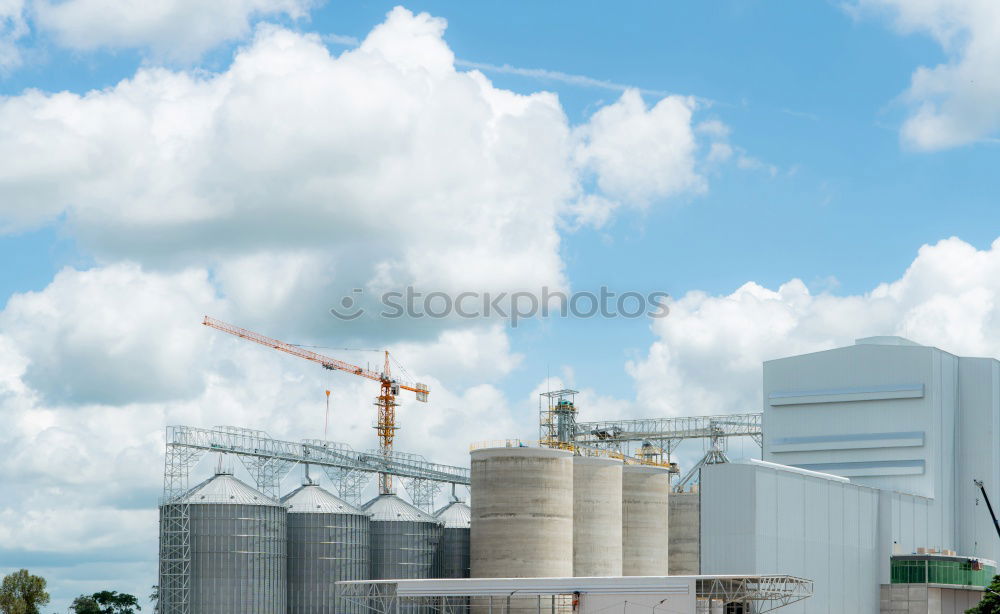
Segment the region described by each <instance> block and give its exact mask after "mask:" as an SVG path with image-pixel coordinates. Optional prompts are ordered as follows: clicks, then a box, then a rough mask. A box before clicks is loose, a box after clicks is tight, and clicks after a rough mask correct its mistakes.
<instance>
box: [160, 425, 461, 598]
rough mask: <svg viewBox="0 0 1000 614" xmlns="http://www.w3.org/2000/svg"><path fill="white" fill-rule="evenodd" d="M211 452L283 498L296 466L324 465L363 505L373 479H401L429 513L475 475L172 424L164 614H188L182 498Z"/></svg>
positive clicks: (163, 528) (416, 458) (256, 434)
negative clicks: (230, 459) (448, 488)
mask: <svg viewBox="0 0 1000 614" xmlns="http://www.w3.org/2000/svg"><path fill="white" fill-rule="evenodd" d="M209 452H216V453H224V454H227V455H233V456H236V457H238V458H239V459H240V462H242V463H243V465H244V467H246V469H247V471H248V472H249V473H250V476H251V477H252V478H253V480H254V483H255V485H256V487H257V489H258V490H260V491H261V492H263V493H264V494H266V495H268V496H269V497H273V498H277V496H278V495H279V488H280V485H281V480H282V479H283V478H284V477H285V476H286V475H288V472H289V471H291V470H292V468H293V467H294V466H295V465H297V464H300V463H301V464H304V465H308V466H318V467H321V468H322V469H323V470H324V471H325V472H326V473H327V476H328V477H329V478H330V480H331V481H332V482H333V484H334V489H335V490H337V491H338V494H339V495H340V496H341V497H342V498H344V499H346V500H348V501H349V502H350V503H353V504H357V503H360V498H361V492H362V489H363V488H364V485H365V484H366V483H367V481H368V480H369V479H371V477H373V476H375V475H378V474H385V475H393V476H398V477H400V478H402V479H403V482H404V484H406V485H407V489H408V491H409V493H410V496H411V498H412V499H413V502H414V505H417V506H418V507H421V508H422V509H424V510H426V511H431V510H432V508H433V504H434V497H435V495H436V494H437V493H438V492H439V491H440V490H441V487H442V484H453V485H454V484H461V485H464V486H468V485H469V470H468V469H467V468H465V467H453V466H451V465H442V464H439V463H432V462H430V461H428V460H427V459H426V458H424V457H423V456H420V455H417V454H407V453H405V452H396V451H392V452H390V453H389V454H388V455H386V454H385V453H384V451H380V450H371V451H367V452H358V451H355V450H353V449H352V448H351V447H350V446H349V445H347V444H344V443H338V442H333V441H323V440H317V439H308V440H303V441H298V442H296V441H282V440H279V439H274V438H272V437H271V436H269V435H268V434H267V433H265V432H264V431H257V430H252V429H245V428H241V427H236V426H217V427H214V428H198V427H193V426H168V427H167V438H166V454H165V456H164V469H163V497H162V498H161V500H160V503H161V508H160V509H161V518H160V553H159V554H160V570H159V573H160V579H159V586H160V600H159V604H160V612H161V613H162V614H190V611H191V605H190V592H191V591H190V589H191V587H190V576H191V524H190V522H191V516H190V513H191V510H190V505H188V504H187V503H184V502H183V499H182V496H183V495H184V494H185V493H187V492H188V490H189V488H190V477H191V470H192V469H193V468H194V466H195V465H196V464H197V463H198V461H199V460H201V458H202V456H204V455H205V454H206V453H209Z"/></svg>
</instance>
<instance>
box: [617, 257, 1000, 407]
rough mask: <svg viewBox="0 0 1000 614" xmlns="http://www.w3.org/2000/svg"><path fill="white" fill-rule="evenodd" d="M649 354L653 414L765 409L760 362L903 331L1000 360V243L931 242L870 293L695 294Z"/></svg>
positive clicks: (633, 367) (661, 330)
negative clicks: (986, 246) (978, 245)
mask: <svg viewBox="0 0 1000 614" xmlns="http://www.w3.org/2000/svg"><path fill="white" fill-rule="evenodd" d="M653 331H654V332H655V333H656V335H657V337H658V339H657V341H656V342H655V343H653V344H652V346H651V347H650V349H649V352H648V354H647V356H646V357H645V358H644V359H642V360H639V361H634V362H631V363H629V365H628V369H629V372H630V374H631V375H632V377H633V378H634V379H635V383H636V387H637V401H638V404H639V406H641V407H644V408H646V409H647V412H648V413H661V412H662V413H667V414H674V415H690V414H715V413H741V412H749V411H760V403H761V396H760V395H761V363H762V362H763V361H765V360H769V359H773V358H780V357H783V356H789V355H794V354H799V353H804V352H812V351H818V350H823V349H829V348H833V347H838V346H842V345H849V344H851V343H853V341H854V339H856V338H860V337H866V336H873V335H902V336H905V337H908V338H911V339H913V340H914V341H917V342H918V343H924V344H928V345H936V346H938V347H941V348H942V349H944V350H947V351H950V352H954V353H957V354H960V355H973V356H994V357H1000V341H998V340H1000V239H998V240H997V241H995V242H994V243H993V245H992V246H991V247H990V249H988V250H976V249H975V248H974V247H972V246H971V245H969V244H967V243H964V242H963V241H961V240H959V239H955V238H952V239H948V240H944V241H941V242H939V243H937V244H935V245H933V246H930V245H925V246H924V247H922V248H921V249H920V251H919V253H918V255H917V257H916V259H915V260H914V261H913V263H912V264H911V265H910V267H909V268H908V269H907V271H906V272H905V273H904V274H903V275H902V277H900V279H898V280H896V281H893V282H891V283H883V284H880V285H879V286H878V287H876V288H874V289H873V290H872V291H871V292H868V293H866V294H863V295H848V296H834V295H831V294H826V293H822V294H812V293H811V292H810V291H809V289H808V288H807V287H806V286H805V284H803V283H802V282H801V281H799V280H797V279H793V280H791V281H788V282H786V283H784V284H782V285H781V286H780V287H779V288H778V289H777V290H771V289H768V288H764V287H762V286H760V285H758V284H756V283H753V282H748V283H746V284H745V285H743V286H742V287H740V288H739V289H737V290H736V291H735V292H733V293H732V294H729V295H727V296H712V295H709V294H706V293H704V292H689V293H687V294H685V295H684V296H683V297H681V298H679V299H677V300H676V301H673V302H672V303H671V304H670V315H669V316H668V317H666V318H663V319H660V320H657V321H655V322H654V324H653Z"/></svg>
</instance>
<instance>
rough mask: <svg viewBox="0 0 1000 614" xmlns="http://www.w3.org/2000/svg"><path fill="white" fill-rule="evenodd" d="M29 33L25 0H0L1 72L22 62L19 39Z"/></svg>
mask: <svg viewBox="0 0 1000 614" xmlns="http://www.w3.org/2000/svg"><path fill="white" fill-rule="evenodd" d="M27 34H28V24H27V21H25V18H24V0H0V74H2V73H3V72H4V71H6V70H9V69H11V68H14V67H16V66H18V65H19V64H20V63H21V50H20V49H19V48H18V41H19V40H20V39H21V38H23V37H24V36H26V35H27Z"/></svg>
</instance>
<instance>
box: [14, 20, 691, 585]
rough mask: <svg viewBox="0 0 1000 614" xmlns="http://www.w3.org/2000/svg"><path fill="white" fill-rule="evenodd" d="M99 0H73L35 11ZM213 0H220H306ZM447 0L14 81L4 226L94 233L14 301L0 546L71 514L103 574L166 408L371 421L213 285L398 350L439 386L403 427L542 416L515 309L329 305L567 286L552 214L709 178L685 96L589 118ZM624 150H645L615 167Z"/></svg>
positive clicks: (566, 216)
mask: <svg viewBox="0 0 1000 614" xmlns="http://www.w3.org/2000/svg"><path fill="white" fill-rule="evenodd" d="M0 1H2V0H0ZM0 6H3V5H2V4H0ZM100 6H102V5H98V4H96V3H90V2H86V3H84V2H83V0H70V1H69V2H64V3H60V4H52V5H51V6H47V8H46V9H45V10H50V11H51V12H50V13H48V14H46V16H45V18H46V19H50V20H54V21H50V22H47V23H50V24H53V23H57V22H58V20H59V19H63V20H66V23H68V22H69V20H71V19H73V18H74V17H72V16H73V15H74V13H72V11H84V10H85V9H88V7H90V8H93V7H98V8H100ZM222 6H223V8H212V9H206V11H212V10H220V11H221V10H224V9H225V7H229V8H232V7H233V6H237V7H244V8H246V7H251V8H254V7H256V8H254V10H259V11H263V10H264V9H263V8H261V7H264V6H271V7H285V8H281V9H275V10H281V11H283V12H285V13H288V14H291V13H292V8H290V7H295V6H306V5H305V4H302V3H293V2H288V3H285V4H268V5H264V4H259V3H253V2H247V3H232V4H226V5H222ZM173 7H174V5H173V4H171V3H167V4H165V5H164V7H163V8H162V9H161V10H162V11H163V12H164V14H167V17H165V19H167V21H169V13H170V11H172V10H174V8H173ZM63 10H64V11H66V12H64V13H61V12H60V11H63ZM88 10H89V9H88ZM95 10H96V9H95ZM114 10H121V11H130V10H133V8H127V7H126V8H121V7H118V8H115V9H114ZM135 10H138V9H135ZM149 10H152V9H149ZM226 10H228V9H226ZM40 14H41V13H40ZM112 14H116V13H112ZM81 15H82V16H81V17H80V19H81V22H80V23H87V19H89V17H88V16H87V15H83V14H82V13H81ZM133 18H134V19H139V18H138V17H134V16H132V17H129V15H125V16H124V17H123V18H122V21H123V22H128V21H129V19H133ZM109 21H113V20H109ZM140 21H141V20H140ZM223 21H225V20H223ZM241 23H242V22H241ZM140 26H141V27H140ZM51 27H56V26H51ZM102 27H104V28H105V29H103V30H102V29H101V28H98V29H97V31H96V32H95V33H94V34H93V37H92V38H83V39H79V41H77V42H73V43H68V44H74V45H79V46H80V47H81V48H89V47H87V46H88V45H105V44H110V43H103V42H95V41H100V40H103V39H101V37H103V36H112V35H109V34H107V32H108V31H110V30H108V28H110V29H113V28H114V27H117V25H115V24H110V25H105V26H102ZM220 27H222V26H221V25H220ZM240 27H242V26H240ZM444 28H445V22H444V21H443V20H440V19H436V18H433V17H431V16H429V15H426V14H419V15H414V14H413V13H410V12H408V11H406V10H405V9H401V8H399V9H395V10H393V11H392V12H391V13H390V14H389V15H388V17H387V18H386V21H385V22H384V23H383V24H381V25H379V26H378V27H376V28H375V29H374V30H373V31H372V32H371V33H370V34H369V36H368V37H366V38H365V40H364V41H362V42H361V44H360V45H359V46H358V47H357V48H355V49H351V50H347V51H344V52H343V53H341V54H340V55H337V56H335V55H332V54H331V53H330V51H329V50H328V49H327V48H326V47H325V46H324V45H323V43H322V41H321V40H320V39H319V37H317V36H312V35H304V34H299V33H295V32H291V31H289V30H286V29H282V28H279V27H275V26H261V27H259V28H258V29H257V30H256V33H255V36H254V37H253V40H252V42H249V43H248V44H247V45H246V47H245V48H243V49H241V50H240V51H238V52H237V54H236V55H235V57H234V60H233V62H232V64H231V65H230V66H229V67H228V68H226V69H225V70H223V71H221V72H218V73H208V72H204V71H199V70H191V71H184V70H167V69H163V68H153V67H147V68H143V69H141V70H139V71H138V72H137V73H136V74H135V75H134V76H133V77H131V78H129V79H126V80H123V81H121V82H120V83H117V84H115V85H113V86H111V87H108V88H107V89H104V90H99V91H91V92H87V93H84V94H76V93H71V92H60V93H46V92H41V91H36V90H29V91H26V92H24V93H22V94H20V95H15V96H9V97H3V98H0V160H2V161H3V164H0V185H3V186H4V190H3V198H0V229H2V231H17V230H23V229H26V228H33V227H38V226H41V225H45V224H59V225H60V228H61V230H62V231H63V232H65V233H66V235H68V236H70V237H71V238H72V239H73V240H74V241H75V242H76V244H78V245H79V247H80V249H81V250H82V251H83V252H85V253H86V254H87V255H89V256H93V258H94V260H95V265H94V266H93V268H91V269H89V270H75V269H66V270H64V271H62V272H60V273H59V274H58V275H57V276H56V278H55V279H53V280H52V282H51V283H50V284H49V285H48V286H47V287H46V288H44V289H43V290H40V291H37V292H31V293H25V294H20V295H16V296H14V297H12V298H11V299H10V300H9V302H8V304H7V306H6V308H5V309H4V310H3V311H2V312H0V407H2V409H3V414H4V420H5V425H6V428H5V429H4V431H3V432H2V433H0V447H3V449H4V450H5V454H4V455H3V458H2V459H0V476H2V481H3V482H4V485H5V493H6V494H7V496H6V497H4V498H3V501H2V503H0V521H4V522H0V524H4V526H5V527H8V530H7V531H6V532H4V531H2V530H0V565H3V564H4V563H3V561H5V560H6V561H10V560H24V557H25V556H27V555H30V556H38V557H42V558H43V559H44V560H45V561H46V564H52V565H56V564H60V563H59V559H60V557H67V556H69V555H70V554H74V553H69V549H60V548H59V543H62V542H73V543H78V544H79V545H80V551H85V552H86V556H87V557H89V558H92V559H94V560H101V561H106V565H105V563H101V565H104V567H102V569H104V570H105V572H102V573H107V574H110V575H109V577H113V575H114V573H116V570H117V571H120V567H115V565H116V564H117V563H118V562H120V561H121V557H125V558H126V559H128V560H131V561H135V560H144V561H149V560H152V559H154V558H155V542H156V526H155V523H153V522H152V520H151V518H152V516H151V513H152V506H153V503H154V502H155V498H156V494H157V491H158V490H159V488H160V479H161V472H162V462H163V458H162V453H163V441H162V437H163V427H164V425H166V424H193V425H202V426H209V425H215V424H235V425H242V426H246V427H250V428H262V429H264V430H267V431H269V432H270V433H271V434H272V435H274V436H277V437H285V438H290V439H300V438H305V437H319V436H321V432H322V424H323V422H324V410H325V407H324V400H325V398H324V396H325V395H324V390H326V389H330V390H332V391H333V395H332V407H331V431H330V438H331V439H334V440H339V441H345V442H346V443H349V444H351V445H352V446H354V447H356V448H360V449H366V448H371V447H374V444H375V440H374V435H373V431H372V429H371V424H372V417H373V414H372V410H371V403H372V398H373V396H374V394H375V391H374V390H373V388H372V385H371V384H372V383H371V382H368V381H365V380H361V379H360V378H353V377H350V376H347V375H343V374H335V373H330V372H328V371H325V370H323V369H321V368H319V367H318V366H315V365H311V364H309V363H307V362H304V361H299V360H297V359H295V358H292V357H289V356H285V355H282V354H279V353H277V352H274V351H271V350H268V349H267V348H263V347H258V346H256V345H253V344H249V343H247V342H245V341H241V340H238V339H234V338H230V337H228V336H226V335H224V334H222V333H219V332H216V331H212V330H210V329H208V328H206V327H203V326H201V325H200V318H201V316H202V315H203V314H205V313H209V314H212V315H216V316H219V317H222V318H224V319H229V320H232V321H235V322H237V323H239V324H244V325H247V326H249V327H251V328H255V329H258V330H260V331H261V332H264V333H265V334H269V335H273V336H276V337H279V338H285V339H287V340H289V341H293V342H301V343H309V342H313V343H317V344H323V343H328V344H331V345H333V344H334V343H331V341H335V342H336V344H337V345H340V344H341V343H343V344H345V345H347V344H348V343H349V342H350V343H353V342H358V343H362V344H364V345H361V346H360V347H372V346H373V345H374V346H375V347H385V346H388V347H390V349H392V350H395V353H396V354H398V357H399V360H400V361H401V362H402V364H403V365H405V366H406V368H407V369H408V370H409V372H410V373H411V374H412V376H413V378H414V379H417V380H418V381H423V382H425V383H427V384H428V385H429V386H430V387H431V391H432V392H431V396H430V402H429V403H427V404H417V403H415V402H414V401H413V400H412V399H404V404H403V405H401V407H400V409H399V419H400V424H401V426H402V428H401V430H400V432H399V433H398V436H397V446H398V448H399V449H400V450H404V451H409V452H416V453H423V454H425V455H426V456H427V457H429V458H433V459H434V460H437V461H439V462H452V463H464V462H465V460H466V458H467V450H466V449H465V445H464V444H465V443H468V442H469V441H475V440H479V439H487V438H490V437H495V436H496V435H497V433H503V434H508V433H510V434H512V435H521V436H525V435H526V436H528V437H531V436H533V434H534V428H533V425H534V421H535V415H536V414H535V412H536V411H537V405H536V403H537V399H535V398H530V399H524V398H518V399H508V398H507V397H506V396H505V395H504V393H503V392H502V391H501V390H500V388H499V387H498V383H499V382H500V381H501V380H502V378H504V377H505V376H507V375H508V374H510V373H511V372H512V371H513V370H515V369H516V368H517V366H518V365H519V364H520V362H521V360H522V357H521V356H520V355H518V354H517V353H516V352H514V351H513V350H512V348H511V343H510V339H509V337H508V334H507V333H506V332H505V330H504V329H503V328H501V327H499V326H496V325H494V323H491V322H487V323H482V322H480V323H471V324H470V323H458V322H456V321H454V320H443V321H434V322H433V323H430V322H425V321H420V322H417V321H408V322H403V325H400V327H399V328H392V325H391V323H386V322H382V323H379V324H378V325H377V326H368V327H366V326H354V325H352V326H350V327H348V326H342V327H341V328H339V329H336V328H334V325H335V324H336V322H335V321H334V320H333V318H331V317H330V316H329V314H328V313H327V309H328V308H329V307H330V306H333V305H335V304H336V301H338V300H339V298H340V297H341V296H343V295H344V294H346V293H350V292H352V291H353V289H355V288H358V289H361V290H363V291H364V292H365V294H366V296H372V295H375V294H377V293H378V292H381V291H384V290H387V289H397V288H399V287H400V286H403V285H408V284H412V285H415V286H418V287H421V288H423V289H425V290H426V289H432V290H443V291H451V292H454V291H456V290H459V291H464V290H489V291H512V290H524V289H529V290H533V289H540V288H541V287H542V286H549V287H551V288H558V287H565V286H566V285H567V283H568V282H567V280H566V279H565V275H564V272H563V262H562V259H561V257H560V234H559V231H560V228H565V227H566V225H570V226H572V225H579V224H584V223H586V224H593V225H600V224H601V223H606V222H607V221H608V219H609V217H610V215H611V213H612V212H613V211H614V210H616V207H620V206H626V205H633V204H639V205H641V206H649V205H650V204H651V203H652V202H654V201H658V200H661V199H664V198H670V197H671V196H676V195H677V194H681V193H684V192H692V193H693V192H697V191H699V190H701V189H703V187H704V180H703V179H702V178H701V177H700V175H699V173H698V171H697V165H698V160H697V153H696V150H697V149H698V144H697V142H696V138H695V135H694V133H693V132H692V129H691V122H692V117H693V113H694V111H695V106H694V104H693V103H690V101H687V99H682V98H671V99H668V100H667V101H665V102H658V103H654V104H652V105H651V106H649V105H647V104H646V103H645V102H644V101H642V99H641V98H640V97H639V96H638V94H637V93H626V94H625V95H623V97H622V98H621V100H619V101H618V102H615V103H613V104H612V105H611V107H609V108H611V109H612V111H610V112H608V113H602V110H600V109H599V110H598V111H597V112H596V113H595V115H594V117H593V118H592V119H591V120H589V121H588V122H585V123H584V124H583V125H582V126H573V125H571V124H570V123H569V121H568V120H567V118H566V115H565V113H564V112H563V109H562V106H561V105H560V103H559V100H558V98H557V97H556V96H555V95H553V94H551V93H545V92H540V93H534V94H530V95H521V94H517V93H514V92H511V91H507V90H503V89H499V88H496V87H494V85H493V84H492V83H491V82H490V81H489V80H488V79H487V78H486V77H485V76H484V75H483V74H481V73H480V72H478V71H475V70H473V71H462V70H456V68H455V59H454V56H453V53H452V51H451V49H450V48H449V47H448V45H447V44H446V43H445V41H444V40H443V33H444ZM137 30H141V31H143V32H146V33H147V34H148V35H149V36H150V37H151V38H150V39H148V40H160V38H158V37H161V36H162V39H163V40H168V39H169V36H168V34H165V33H164V32H166V30H162V29H160V26H155V27H154V26H153V25H148V24H147V25H142V24H140V25H139V26H137ZM226 31H228V30H226ZM150 32H152V33H153V34H149V33H150ZM114 36H117V35H114ZM136 36H138V34H136ZM199 36H201V34H198V33H192V37H193V38H192V39H190V40H188V39H183V40H184V44H185V45H188V46H189V47H190V48H191V49H197V48H198V47H199V45H201V44H202V43H198V41H201V40H208V39H207V38H206V39H201V38H198V37H199ZM226 36H228V35H226ZM73 40H76V39H73ZM136 40H137V41H138V39H136ZM144 40H145V39H144ZM192 41H193V42H192ZM130 44H131V43H130ZM134 44H140V43H139V42H136V43H134ZM141 44H148V45H150V47H151V48H155V49H158V50H160V51H162V52H164V53H166V52H168V51H169V49H166V48H163V49H160V48H157V47H156V45H155V44H154V43H153V42H149V43H141ZM204 44H208V43H204ZM164 49H165V50H164ZM650 135H652V137H653V138H649V136H650ZM617 147H621V148H626V149H628V150H629V151H627V152H616V151H615V148H617ZM635 148H640V149H642V150H643V151H644V152H645V153H644V156H643V157H641V158H638V157H635V156H634V155H633V154H634V152H633V151H631V150H632V149H635ZM674 149H676V152H674V151H673V150H674ZM632 164H637V165H641V167H642V169H643V171H648V172H652V173H653V174H655V175H656V177H654V178H648V177H643V183H642V185H640V186H632V187H628V186H626V182H627V181H628V180H629V179H630V178H634V176H633V175H630V173H633V170H631V169H630V168H629V165H632ZM591 184H596V186H597V187H596V188H595V189H590V186H591ZM633 201H634V202H633ZM640 201H641V202H640ZM404 325H405V326H404ZM348 331H350V332H348ZM289 335H290V336H289ZM348 335H350V336H351V337H350V338H347V337H348ZM369 343H370V345H369ZM329 353H331V354H333V355H339V354H338V351H337V350H331V351H330V352H329ZM364 360H365V359H363V358H359V359H357V361H358V362H362V361H364ZM594 403H601V404H603V405H605V406H607V407H608V408H609V409H608V411H611V408H614V411H616V412H617V411H624V409H622V406H621V405H620V404H619V403H617V402H616V401H614V400H613V399H603V398H598V397H596V396H595V397H594ZM525 425H527V428H525ZM456 442H457V443H456ZM68 468H72V469H71V470H69V469H68ZM202 469H205V467H202ZM24 510H34V511H35V513H33V514H22V513H21V512H23V511H24ZM84 512H85V513H84ZM13 516H18V517H19V520H18V522H17V523H15V524H10V523H7V522H6V520H7V519H9V518H11V517H13ZM102 518H103V519H105V520H106V519H108V518H113V519H114V522H107V521H104V522H102ZM47 525H59V528H60V529H59V531H58V532H54V533H52V534H49V535H45V534H44V527H45V526H47ZM10 527H13V528H10ZM122 527H126V528H128V530H129V536H128V537H127V538H122V537H121V530H122ZM116 536H117V537H116ZM116 548H117V550H116ZM26 553H27V554H26ZM76 554H78V553H76ZM12 557H13V558H12ZM46 557H47V558H46ZM116 557H118V558H116ZM39 560H42V559H39ZM147 569H148V568H147ZM56 581H57V582H59V583H60V587H61V588H60V589H59V590H62V591H66V590H71V589H69V588H67V587H78V586H86V585H85V584H79V583H74V582H75V581H74V580H72V579H71V578H70V577H69V575H67V574H64V573H62V572H60V575H59V576H58V577H57V578H56ZM143 582H148V580H144V581H143ZM122 588H123V590H127V589H129V588H131V590H130V592H137V593H139V594H141V593H142V590H143V589H144V586H142V585H137V586H134V587H122Z"/></svg>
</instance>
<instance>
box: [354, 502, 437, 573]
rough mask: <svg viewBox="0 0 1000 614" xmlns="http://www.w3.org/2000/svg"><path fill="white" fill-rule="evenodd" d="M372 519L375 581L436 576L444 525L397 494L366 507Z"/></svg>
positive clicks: (372, 558)
mask: <svg viewBox="0 0 1000 614" xmlns="http://www.w3.org/2000/svg"><path fill="white" fill-rule="evenodd" d="M362 510H363V511H364V512H366V513H368V515H369V516H370V517H371V579H373V580H396V579H421V578H433V577H434V557H435V554H436V552H437V547H438V544H439V543H440V542H441V530H442V528H441V523H440V522H438V520H437V519H436V518H434V517H433V516H431V515H430V514H427V513H424V512H422V511H420V510H419V509H417V508H415V507H413V506H412V505H410V504H409V503H407V502H406V501H403V500H402V499H400V498H399V497H397V496H396V495H393V494H388V495H379V496H378V497H375V498H374V499H372V500H371V501H369V502H368V503H366V504H365V505H364V507H362Z"/></svg>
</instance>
